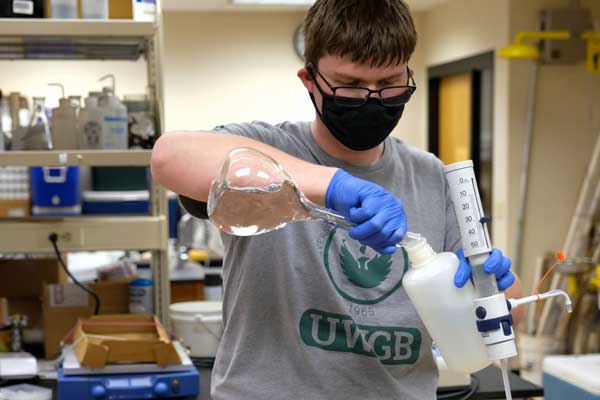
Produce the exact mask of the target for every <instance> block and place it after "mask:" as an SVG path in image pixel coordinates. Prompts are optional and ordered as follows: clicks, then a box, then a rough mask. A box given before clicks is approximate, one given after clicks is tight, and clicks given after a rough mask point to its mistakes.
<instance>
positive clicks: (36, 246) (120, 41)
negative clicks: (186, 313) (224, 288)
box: [0, 4, 170, 325]
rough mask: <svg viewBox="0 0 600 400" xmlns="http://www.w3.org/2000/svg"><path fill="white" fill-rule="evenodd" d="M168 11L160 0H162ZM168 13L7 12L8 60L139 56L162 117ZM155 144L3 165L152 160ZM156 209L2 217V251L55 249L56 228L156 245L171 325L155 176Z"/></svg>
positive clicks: (112, 245) (163, 222) (78, 241)
mask: <svg viewBox="0 0 600 400" xmlns="http://www.w3.org/2000/svg"><path fill="white" fill-rule="evenodd" d="M157 6H158V7H157V8H158V10H160V4H157ZM161 26H162V20H161V15H160V12H159V13H158V15H157V21H156V23H151V22H135V21H124V20H106V21H97V20H44V19H0V59H10V60H39V59H44V60H48V59H52V60H78V59H86V60H89V59H103V60H137V59H139V58H140V57H144V58H145V60H146V64H147V68H148V91H149V95H150V100H151V103H152V105H153V108H154V110H153V111H154V115H156V118H157V126H158V127H160V130H161V131H162V130H163V129H164V127H163V124H162V121H163V118H162V115H163V114H162V102H161V93H162V86H161V80H160V61H159V54H161V51H160V47H161V46H162V36H161V34H162V29H161ZM150 156H151V151H150V150H123V151H110V150H65V151H62V150H61V151H8V152H0V166H19V165H20V166H68V165H87V166H133V165H137V166H148V165H149V164H150ZM150 210H151V213H150V215H148V216H119V217H116V216H114V217H111V216H106V217H104V216H99V217H85V216H82V217H69V218H25V219H6V220H0V252H4V253H9V252H51V251H52V247H51V245H50V242H49V241H48V234H49V233H51V232H56V233H58V235H59V242H58V243H59V246H60V248H61V249H62V250H65V251H94V250H150V251H152V266H153V277H154V282H155V285H154V290H155V292H154V295H155V296H154V299H155V311H156V313H157V315H158V316H159V318H160V319H161V320H162V321H163V323H166V324H167V325H168V322H169V321H168V318H167V317H168V307H169V301H170V283H169V274H168V272H169V269H168V257H167V248H168V225H167V195H166V191H165V189H164V188H162V187H161V186H160V185H158V184H157V183H156V182H154V181H153V182H152V184H151V188H150Z"/></svg>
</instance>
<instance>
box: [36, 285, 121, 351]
mask: <svg viewBox="0 0 600 400" xmlns="http://www.w3.org/2000/svg"><path fill="white" fill-rule="evenodd" d="M89 287H90V289H92V290H93V291H94V292H96V293H97V294H98V297H100V314H122V313H127V312H128V311H129V281H126V280H124V281H114V282H101V283H97V284H93V285H89ZM43 314H44V317H43V326H44V347H45V351H46V358H54V357H56V355H57V354H58V353H59V352H60V349H61V342H62V341H63V339H64V338H65V336H67V334H68V333H69V331H71V330H72V329H73V327H74V326H75V325H76V323H77V321H78V320H79V318H87V317H91V316H92V315H93V314H94V299H93V298H92V297H91V296H89V295H88V294H87V293H85V292H84V291H83V290H81V288H80V287H78V286H77V285H75V284H73V283H68V284H59V285H48V286H46V288H45V292H44V299H43Z"/></svg>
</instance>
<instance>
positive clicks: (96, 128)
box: [79, 96, 104, 149]
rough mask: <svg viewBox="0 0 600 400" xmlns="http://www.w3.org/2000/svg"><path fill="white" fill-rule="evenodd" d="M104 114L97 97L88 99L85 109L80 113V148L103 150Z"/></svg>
mask: <svg viewBox="0 0 600 400" xmlns="http://www.w3.org/2000/svg"><path fill="white" fill-rule="evenodd" d="M103 129H104V113H103V111H102V110H101V109H100V107H98V98H97V97H92V96H90V97H87V98H86V99H85V108H82V109H81V111H80V112H79V147H80V148H82V149H101V148H102V143H103V137H104V133H103Z"/></svg>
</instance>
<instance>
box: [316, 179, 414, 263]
mask: <svg viewBox="0 0 600 400" xmlns="http://www.w3.org/2000/svg"><path fill="white" fill-rule="evenodd" d="M325 206H326V207H327V208H330V209H332V210H334V211H336V212H338V213H340V214H342V215H343V216H344V218H346V219H347V220H348V221H350V222H352V223H353V224H356V226H355V227H354V228H352V229H351V230H350V232H349V234H350V237H352V238H353V239H356V240H358V241H360V242H361V243H362V244H365V245H367V246H369V247H371V248H373V249H374V250H375V251H377V252H379V253H381V254H392V253H394V252H395V251H396V244H397V243H398V242H400V241H401V240H402V239H404V236H405V235H406V230H407V225H406V214H405V212H404V206H403V205H402V201H400V199H398V198H396V197H395V196H394V195H392V194H391V193H389V192H387V191H386V190H385V189H384V188H382V187H381V186H379V185H376V184H374V183H372V182H369V181H365V180H363V179H359V178H356V177H354V176H352V175H350V174H348V173H347V172H345V171H344V170H342V169H339V170H338V171H337V172H336V173H335V175H333V178H332V179H331V181H330V182H329V186H328V187H327V193H326V195H325Z"/></svg>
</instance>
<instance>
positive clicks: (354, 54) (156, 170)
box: [152, 0, 519, 400]
mask: <svg viewBox="0 0 600 400" xmlns="http://www.w3.org/2000/svg"><path fill="white" fill-rule="evenodd" d="M305 32H306V61H307V64H306V67H305V68H302V69H301V70H300V71H298V77H299V78H300V80H301V82H302V84H304V86H305V87H306V90H307V91H308V94H309V95H310V99H311V101H312V102H313V104H314V106H315V110H316V118H315V120H314V121H312V122H306V123H292V122H284V123H281V124H279V125H275V126H273V125H269V124H266V123H263V122H253V123H245V124H231V125H226V126H220V127H218V128H216V129H215V130H214V132H199V133H170V134H167V135H164V136H162V137H161V138H160V140H159V141H158V142H157V144H156V147H155V149H154V153H153V158H152V171H153V174H154V176H155V177H156V178H157V179H158V180H159V181H160V182H161V183H162V184H163V185H165V186H166V187H168V188H170V189H172V190H174V191H175V192H177V193H179V194H181V195H182V200H183V202H184V204H185V205H186V207H187V208H188V210H189V211H190V212H192V213H193V214H195V215H200V214H202V211H201V209H202V203H201V202H205V201H206V199H207V196H208V192H209V187H210V183H211V181H212V180H213V179H214V178H215V177H216V176H217V175H218V173H219V170H220V168H221V165H222V162H223V160H224V159H225V157H226V155H227V153H228V152H229V151H230V150H232V149H234V148H238V147H252V148H256V149H259V150H261V151H263V152H265V153H267V154H269V155H271V156H272V157H273V158H274V159H276V160H277V161H278V162H280V163H281V164H282V165H283V166H284V168H285V169H286V170H287V171H288V172H289V173H290V175H291V176H292V177H293V179H294V180H295V182H296V183H297V184H298V185H299V187H300V189H301V190H302V191H303V192H304V193H305V194H306V195H307V196H308V197H309V198H310V199H311V200H313V201H315V202H317V203H319V204H321V205H325V206H327V207H329V208H331V209H333V210H335V211H337V212H339V213H341V214H343V215H344V216H345V217H346V218H347V219H348V220H349V221H351V222H352V223H353V224H355V225H356V227H355V228H353V229H352V230H351V231H350V232H346V231H344V230H342V229H335V228H333V227H330V226H327V225H325V224H320V223H315V222H301V223H294V224H290V225H288V226H286V227H285V228H284V229H280V230H278V231H273V232H270V233H266V234H263V235H259V236H254V237H234V236H228V235H224V238H223V239H224V242H225V247H226V255H225V259H224V293H225V294H224V303H223V318H224V323H225V332H224V334H223V337H222V340H221V345H220V348H219V352H218V354H217V359H216V363H215V366H214V370H213V377H212V385H213V387H212V398H213V399H215V400H231V399H241V398H245V399H311V400H316V399H327V400H330V399H361V400H368V399H392V398H394V399H415V400H417V399H418V400H423V399H434V398H435V393H436V384H437V371H436V368H435V364H434V361H433V358H432V353H431V345H432V341H431V338H430V336H429V334H428V333H427V331H426V329H425V328H424V326H423V323H422V322H421V320H420V318H419V316H418V315H417V313H416V311H415V309H414V307H413V305H412V303H411V302H410V300H409V298H408V297H407V295H406V292H405V291H404V289H403V288H402V277H403V275H404V273H405V272H406V270H407V268H408V262H407V259H406V257H405V256H404V254H403V252H401V251H396V247H395V244H396V243H398V241H400V240H401V239H402V238H403V237H404V235H405V234H406V231H407V227H408V228H410V230H411V231H413V232H418V233H420V234H422V235H424V236H425V237H426V238H427V240H428V242H429V243H430V244H431V245H432V247H433V248H434V249H435V250H436V251H438V252H441V251H458V248H459V238H458V231H457V224H456V218H455V215H454V211H453V208H452V204H451V201H450V198H449V194H448V193H447V189H446V182H445V179H444V174H443V171H442V164H441V162H440V161H439V160H438V159H437V158H435V157H434V156H433V155H431V154H429V153H426V152H424V151H421V150H417V149H415V148H412V147H409V146H407V145H406V144H404V143H403V142H402V141H401V140H399V139H396V138H392V137H389V134H390V133H391V131H392V130H393V128H394V127H395V126H396V124H397V123H398V121H399V119H400V117H401V115H402V112H403V110H404V106H405V104H406V103H407V102H408V100H409V99H410V96H411V94H412V93H413V92H414V90H415V82H414V80H413V77H412V71H411V70H410V68H409V66H408V61H409V59H410V56H411V54H412V52H413V50H414V48H415V44H416V37H417V34H416V32H415V28H414V25H413V20H412V17H411V15H410V12H409V10H408V8H407V6H406V4H404V3H403V1H402V0H317V1H316V3H315V4H314V6H313V7H312V8H311V9H310V11H309V12H308V14H307V17H306V21H305ZM265 95H268V94H265ZM459 254H460V255H462V253H461V252H460V251H459ZM461 258H462V263H461V267H460V268H459V270H458V272H457V274H456V278H455V283H456V285H457V286H463V285H464V284H465V283H466V282H467V280H468V278H469V276H470V272H471V270H470V266H469V264H468V262H467V261H466V260H465V259H464V257H461ZM486 271H488V272H489V273H494V274H496V277H497V280H498V284H499V286H500V288H501V289H506V288H508V287H510V286H511V285H513V282H514V281H515V276H514V275H513V274H512V273H511V272H510V260H509V259H508V258H506V257H504V256H503V255H502V253H501V252H500V251H498V250H495V251H494V252H493V253H492V256H491V257H490V259H489V260H488V262H487V263H486ZM512 289H514V290H516V291H517V292H518V290H519V288H518V284H517V285H513V288H512ZM432 301H443V299H432ZM465 350H467V349H465Z"/></svg>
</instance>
